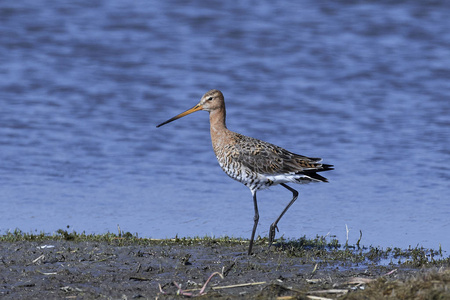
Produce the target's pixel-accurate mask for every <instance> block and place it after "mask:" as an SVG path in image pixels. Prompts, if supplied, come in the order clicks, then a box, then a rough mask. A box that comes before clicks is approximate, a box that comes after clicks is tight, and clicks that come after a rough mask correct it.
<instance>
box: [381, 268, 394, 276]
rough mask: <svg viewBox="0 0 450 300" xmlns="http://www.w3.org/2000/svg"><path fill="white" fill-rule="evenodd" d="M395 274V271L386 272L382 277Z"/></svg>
mask: <svg viewBox="0 0 450 300" xmlns="http://www.w3.org/2000/svg"><path fill="white" fill-rule="evenodd" d="M395 272H397V269H394V270H392V271H390V272H387V273H386V274H384V275H383V276H388V275H391V274H394V273H395Z"/></svg>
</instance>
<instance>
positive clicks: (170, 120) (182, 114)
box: [156, 103, 203, 127]
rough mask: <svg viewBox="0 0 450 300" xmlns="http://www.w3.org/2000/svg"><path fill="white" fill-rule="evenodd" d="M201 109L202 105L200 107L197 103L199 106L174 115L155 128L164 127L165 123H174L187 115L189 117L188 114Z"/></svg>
mask: <svg viewBox="0 0 450 300" xmlns="http://www.w3.org/2000/svg"><path fill="white" fill-rule="evenodd" d="M202 108H203V105H200V103H199V104H197V105H196V106H194V107H193V108H191V109H188V110H187V111H185V112H182V113H181V114H179V115H176V116H175V117H173V118H172V119H169V120H167V121H165V122H162V123H161V124H159V125H158V126H156V127H160V126H163V125H165V124H167V123H170V122H172V121H175V120H177V119H179V118H182V117H184V116H187V115H189V114H192V113H193V112H196V111H199V110H202Z"/></svg>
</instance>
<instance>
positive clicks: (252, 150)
mask: <svg viewBox="0 0 450 300" xmlns="http://www.w3.org/2000/svg"><path fill="white" fill-rule="evenodd" d="M199 110H205V111H207V112H209V122H210V127H211V128H210V131H211V141H212V145H213V148H214V152H215V154H216V157H217V160H218V161H219V165H220V167H221V168H222V169H223V171H224V172H225V173H227V175H228V176H230V177H231V178H233V179H235V180H237V181H239V182H242V183H243V184H245V185H246V186H247V187H248V188H249V189H250V191H251V193H252V196H253V205H254V208H255V215H254V218H253V221H254V224H253V230H252V236H251V238H250V245H249V248H248V254H249V255H250V254H251V253H252V247H253V240H254V238H255V232H256V227H257V226H258V220H259V213H258V203H257V201H256V191H258V190H262V189H265V188H268V187H270V186H272V185H275V184H280V185H281V186H283V187H284V188H286V189H288V190H289V191H291V192H292V194H293V198H292V200H291V201H290V202H289V204H288V205H287V206H286V208H285V209H284V210H283V211H282V212H281V214H280V215H279V216H278V218H277V219H276V220H275V222H273V223H272V225H270V229H269V247H270V246H271V245H272V243H273V241H274V239H275V230H278V226H277V224H278V222H279V221H280V219H281V218H282V217H283V215H284V214H285V213H286V211H287V210H288V209H289V207H290V206H291V205H292V204H293V203H294V202H295V200H296V199H297V197H298V192H297V191H296V190H294V189H293V188H291V187H290V186H288V185H286V183H288V182H291V183H310V182H328V180H327V179H326V178H325V177H323V176H320V175H319V174H317V172H323V171H328V170H333V166H332V165H327V164H322V163H321V161H322V159H321V158H311V157H306V156H303V155H298V154H295V153H292V152H290V151H287V150H285V149H283V148H281V147H278V146H276V145H273V144H270V143H267V142H264V141H261V140H258V139H255V138H251V137H248V136H245V135H242V134H239V133H236V132H233V131H231V130H229V129H228V128H227V126H226V124H225V115H226V113H225V101H224V97H223V94H222V93H221V92H220V91H218V90H210V91H209V92H207V93H206V94H205V95H203V97H202V99H201V100H200V102H199V103H198V104H197V105H195V106H194V107H192V108H191V109H188V110H187V111H185V112H183V113H181V114H179V115H177V116H175V117H173V118H171V119H169V120H167V121H165V122H163V123H161V124H159V125H158V126H156V127H160V126H162V125H164V124H167V123H170V122H172V121H175V120H177V119H179V118H181V117H184V116H186V115H188V114H191V113H193V112H196V111H199Z"/></svg>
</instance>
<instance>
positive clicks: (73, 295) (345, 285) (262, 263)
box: [0, 230, 450, 299]
mask: <svg viewBox="0 0 450 300" xmlns="http://www.w3.org/2000/svg"><path fill="white" fill-rule="evenodd" d="M0 241H1V243H0V271H1V272H0V274H1V275H0V298H1V299H173V298H183V297H201V298H203V299H208V298H217V299H238V298H239V299H277V298H278V299H337V298H339V299H361V298H366V299H379V298H380V297H385V298H389V299H402V298H403V299H450V269H449V267H450V259H449V258H448V255H447V257H446V256H445V254H443V253H440V252H439V251H434V250H429V249H421V248H420V249H419V248H415V249H408V250H401V249H384V250H383V249H378V248H373V247H369V248H359V249H358V247H357V246H352V247H349V246H345V245H344V246H343V245H340V244H339V243H338V242H337V241H327V240H326V239H325V238H319V237H318V238H316V239H313V240H307V239H304V238H302V239H299V240H297V241H281V242H280V243H279V244H277V245H275V247H272V248H271V249H270V250H268V249H267V241H266V240H265V239H259V240H258V241H257V243H256V245H255V247H254V252H255V253H254V255H252V256H248V255H246V251H247V247H248V241H246V240H240V239H231V238H226V237H225V238H219V239H213V238H192V239H191V238H189V239H173V240H150V239H141V238H138V237H136V236H133V235H131V234H129V233H127V234H118V235H115V234H110V233H109V234H105V235H84V234H77V233H68V232H67V231H62V230H60V231H59V232H58V233H57V234H54V235H52V236H50V235H45V234H38V235H33V234H24V233H22V232H15V233H8V234H5V235H3V236H1V237H0ZM208 279H209V280H208ZM207 281H208V282H207ZM205 283H207V284H206V285H205ZM202 288H203V290H202Z"/></svg>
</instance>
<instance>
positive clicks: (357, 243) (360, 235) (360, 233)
mask: <svg viewBox="0 0 450 300" xmlns="http://www.w3.org/2000/svg"><path fill="white" fill-rule="evenodd" d="M361 239H362V230H359V240H358V241H357V242H356V246H358V250H359V249H361V247H359V242H361Z"/></svg>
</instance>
